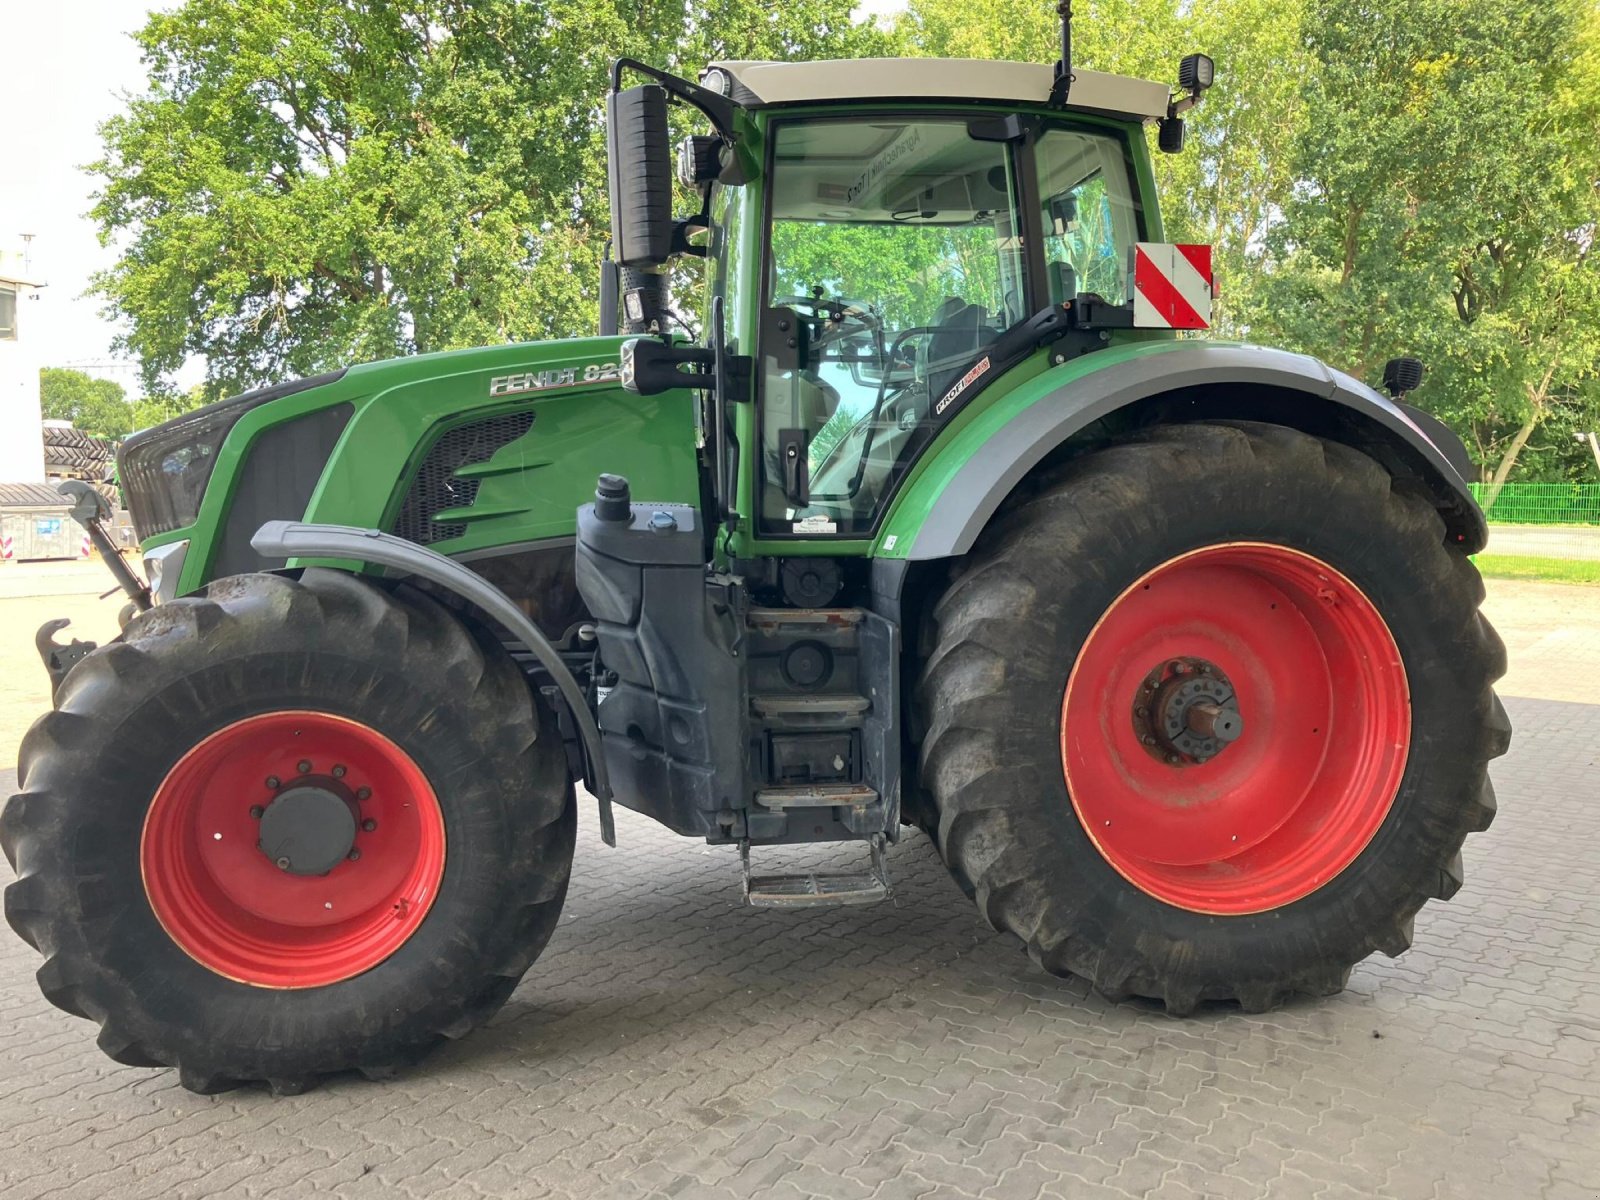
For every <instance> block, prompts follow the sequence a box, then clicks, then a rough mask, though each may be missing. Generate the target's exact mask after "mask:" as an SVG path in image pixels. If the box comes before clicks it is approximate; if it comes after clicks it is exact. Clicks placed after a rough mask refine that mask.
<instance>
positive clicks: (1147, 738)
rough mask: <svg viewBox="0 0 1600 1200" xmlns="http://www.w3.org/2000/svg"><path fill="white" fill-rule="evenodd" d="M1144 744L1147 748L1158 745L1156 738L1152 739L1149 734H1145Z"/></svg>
mask: <svg viewBox="0 0 1600 1200" xmlns="http://www.w3.org/2000/svg"><path fill="white" fill-rule="evenodd" d="M1144 744H1145V745H1146V746H1154V745H1155V744H1156V739H1155V738H1153V737H1151V736H1150V735H1149V734H1148V733H1147V734H1145V735H1144Z"/></svg>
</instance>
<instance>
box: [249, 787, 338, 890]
mask: <svg viewBox="0 0 1600 1200" xmlns="http://www.w3.org/2000/svg"><path fill="white" fill-rule="evenodd" d="M357 811H358V810H357V808H356V801H355V797H354V796H353V795H351V794H350V790H349V789H348V788H346V787H345V786H344V785H343V784H341V783H339V782H338V781H337V780H335V779H315V780H307V781H305V782H304V783H298V784H295V785H294V786H293V787H289V788H285V789H284V790H283V791H281V792H279V793H278V795H277V796H275V797H274V798H273V800H272V803H271V804H269V805H267V807H266V811H265V812H263V813H262V815H261V840H260V841H259V843H258V845H259V846H260V847H261V852H262V853H263V854H265V855H266V856H267V857H268V858H269V859H271V860H272V862H273V864H274V865H275V866H277V867H278V869H279V870H283V871H287V872H289V874H291V875H326V874H327V873H328V872H329V871H331V870H333V868H334V867H336V866H338V865H339V864H340V863H342V862H344V861H345V859H347V858H348V857H349V856H350V851H351V849H352V848H353V847H354V846H355V843H356V822H357V819H358V818H357Z"/></svg>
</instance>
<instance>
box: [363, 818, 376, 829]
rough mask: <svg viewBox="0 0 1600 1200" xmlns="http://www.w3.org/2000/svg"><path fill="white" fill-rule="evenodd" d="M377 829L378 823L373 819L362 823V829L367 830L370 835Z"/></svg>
mask: <svg viewBox="0 0 1600 1200" xmlns="http://www.w3.org/2000/svg"><path fill="white" fill-rule="evenodd" d="M377 827H378V823H377V822H376V821H374V820H373V819H372V818H371V817H368V818H367V819H366V820H365V821H363V822H361V828H363V829H365V830H366V831H367V832H368V833H371V832H372V831H373V830H374V829H376V828H377Z"/></svg>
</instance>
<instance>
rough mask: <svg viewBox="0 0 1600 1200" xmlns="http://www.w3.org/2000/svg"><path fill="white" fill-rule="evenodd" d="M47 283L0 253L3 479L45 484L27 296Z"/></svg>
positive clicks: (0, 452)
mask: <svg viewBox="0 0 1600 1200" xmlns="http://www.w3.org/2000/svg"><path fill="white" fill-rule="evenodd" d="M43 286H44V285H43V284H41V283H39V282H38V281H36V280H33V279H29V278H28V277H27V274H26V273H25V270H24V268H23V265H22V263H21V262H20V261H19V260H18V258H17V257H14V256H8V255H6V254H4V253H0V483H43V482H44V478H45V474H44V429H43V423H42V422H41V420H40V415H39V359H38V355H37V354H36V353H35V352H34V351H33V349H32V347H31V346H30V345H29V344H28V330H27V326H28V317H29V312H28V310H29V309H30V308H31V307H32V305H30V304H29V303H28V301H29V299H30V298H31V297H32V296H33V295H34V294H35V293H36V291H37V290H38V289H39V288H41V287H43Z"/></svg>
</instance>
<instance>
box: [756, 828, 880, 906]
mask: <svg viewBox="0 0 1600 1200" xmlns="http://www.w3.org/2000/svg"><path fill="white" fill-rule="evenodd" d="M867 850H868V853H869V855H870V858H869V864H868V867H867V869H866V870H865V871H844V872H826V871H807V872H805V873H804V874H798V875H752V874H751V873H750V840H749V839H748V838H745V839H743V840H741V841H740V842H739V865H740V868H741V869H742V871H743V872H744V901H745V903H746V904H748V905H750V906H752V907H753V908H813V907H821V906H823V905H834V904H876V903H878V901H880V900H887V899H889V898H890V897H891V896H892V895H893V894H894V889H893V888H892V887H891V886H890V883H889V870H888V868H887V867H886V866H885V865H884V838H883V834H881V833H875V834H873V835H872V836H871V837H870V838H868V839H867Z"/></svg>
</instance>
